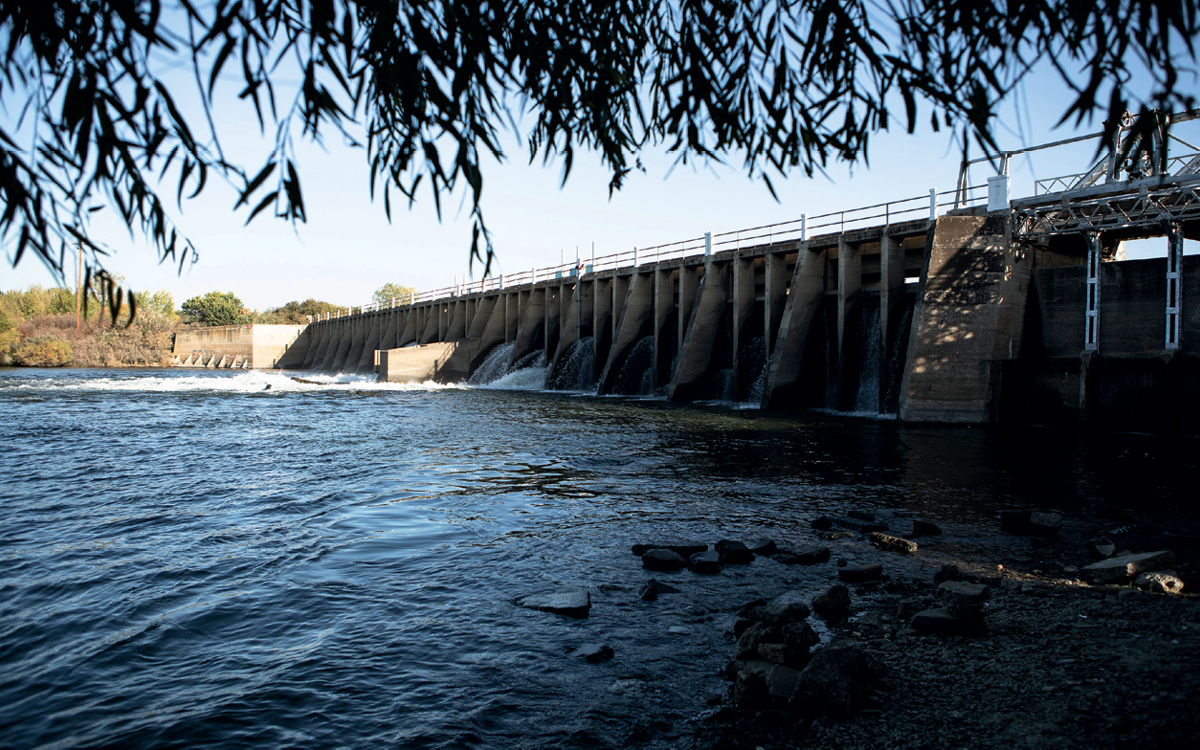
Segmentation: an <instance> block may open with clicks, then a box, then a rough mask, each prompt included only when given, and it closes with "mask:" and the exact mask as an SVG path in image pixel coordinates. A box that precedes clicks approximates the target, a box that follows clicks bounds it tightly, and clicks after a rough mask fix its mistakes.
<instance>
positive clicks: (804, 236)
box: [800, 214, 808, 242]
mask: <svg viewBox="0 0 1200 750" xmlns="http://www.w3.org/2000/svg"><path fill="white" fill-rule="evenodd" d="M800 241H801V242H807V241H808V214H800Z"/></svg>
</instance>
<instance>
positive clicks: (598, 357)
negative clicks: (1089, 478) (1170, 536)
mask: <svg viewBox="0 0 1200 750" xmlns="http://www.w3.org/2000/svg"><path fill="white" fill-rule="evenodd" d="M1012 222H1013V219H1012V216H1011V215H1010V214H1009V212H1008V211H998V212H994V213H991V214H988V213H985V212H983V211H982V210H979V209H966V210H963V211H960V212H957V213H955V214H952V215H946V216H942V217H940V218H938V219H936V221H928V220H925V219H919V220H912V221H906V222H901V223H897V224H891V225H881V226H876V227H867V228H859V229H854V230H851V231H845V232H831V233H829V234H823V235H817V236H812V237H808V238H807V239H804V240H790V241H785V242H776V243H773V244H764V245H761V246H756V247H742V248H739V249H736V250H733V249H731V250H726V251H721V252H717V253H713V254H711V255H704V256H701V255H693V256H687V257H678V256H672V257H669V258H666V259H662V260H657V261H655V262H653V263H643V264H641V265H629V266H625V267H617V268H613V267H608V268H604V269H603V270H601V271H599V272H592V271H590V270H588V269H583V273H582V274H581V275H579V276H576V275H575V274H568V275H567V276H566V277H565V278H563V277H555V278H544V279H542V280H540V281H537V282H536V283H525V284H520V285H515V286H509V287H507V288H496V289H491V290H487V291H479V292H472V293H470V294H463V295H455V296H451V297H447V298H444V299H438V300H427V301H422V302H419V303H415V304H411V305H404V306H398V307H395V308H389V309H386V310H378V311H373V312H366V313H360V314H356V315H343V316H340V317H336V318H332V319H328V320H321V321H317V322H315V323H313V324H311V325H310V326H309V327H308V329H307V330H305V331H303V333H302V334H301V335H299V336H298V337H297V338H296V339H295V342H294V343H292V344H291V348H290V349H289V351H288V352H287V353H286V354H284V355H283V356H282V357H279V358H278V359H277V361H278V363H280V365H281V366H287V367H299V366H303V367H304V368H306V369H318V370H319V369H324V370H348V371H354V370H357V371H359V372H366V371H368V370H369V369H372V368H374V367H376V364H375V363H376V357H378V362H379V364H378V367H379V371H380V374H381V377H382V378H386V379H389V380H390V379H395V378H412V379H421V380H426V379H440V380H447V379H466V378H467V377H468V376H469V375H470V373H471V372H472V371H473V369H474V368H476V367H478V366H479V364H480V363H481V362H482V360H483V358H484V355H485V354H486V353H487V352H488V351H489V350H492V349H494V348H495V347H496V346H499V345H501V344H504V343H511V344H512V353H511V357H510V360H509V366H510V367H512V366H514V365H515V364H516V363H518V362H522V361H524V360H525V359H527V358H528V355H530V354H531V353H533V352H542V357H541V359H540V361H539V362H538V363H537V364H538V365H541V366H546V365H555V366H557V365H558V364H559V363H560V362H562V363H564V364H563V366H566V365H565V363H566V362H567V361H568V358H566V357H565V354H566V352H567V351H568V350H569V349H570V347H571V346H572V345H573V344H575V342H577V341H578V340H579V339H581V338H583V337H586V336H591V337H592V341H593V346H594V353H595V357H594V358H593V361H594V368H595V369H594V371H593V372H592V373H575V374H573V377H571V378H568V379H562V378H551V381H552V382H564V383H565V382H571V383H575V384H578V383H581V382H584V380H586V376H589V375H590V376H591V377H594V378H595V382H596V387H597V391H598V392H599V393H601V394H609V393H614V392H620V393H624V392H625V391H627V390H636V391H637V392H639V393H646V392H648V390H647V389H653V391H654V392H655V393H658V394H659V395H664V394H665V395H666V397H667V398H668V399H669V400H672V401H692V400H696V399H704V398H730V397H733V398H745V397H747V395H751V396H752V397H753V394H754V390H755V389H756V388H757V387H759V384H760V383H761V387H762V394H761V400H760V401H759V404H760V405H761V406H762V407H763V408H768V409H779V410H790V409H799V408H807V407H810V406H825V407H834V408H836V407H839V406H840V407H842V408H847V407H848V406H849V405H850V402H852V401H853V402H854V406H855V407H856V408H863V405H864V404H866V405H867V408H869V403H870V402H869V401H864V398H863V396H864V394H866V395H871V391H869V390H864V386H865V385H866V384H871V385H873V386H874V385H877V387H878V391H879V401H880V408H881V409H882V408H891V409H897V410H898V416H899V418H900V419H902V420H905V421H908V422H950V423H985V422H994V421H1000V420H1006V419H1009V418H1019V420H1021V421H1033V422H1037V423H1039V424H1040V423H1043V422H1045V421H1048V420H1049V421H1055V420H1056V421H1057V423H1069V422H1071V421H1072V420H1074V422H1075V423H1077V422H1078V421H1080V420H1087V421H1088V423H1089V424H1101V425H1106V426H1113V427H1114V428H1120V429H1143V427H1141V426H1140V425H1142V424H1143V423H1144V422H1145V420H1142V421H1140V422H1139V418H1140V417H1141V415H1142V414H1154V415H1157V416H1155V418H1154V419H1155V420H1156V421H1155V422H1154V424H1151V425H1150V426H1149V428H1146V429H1149V430H1150V431H1159V428H1160V427H1161V428H1162V429H1163V430H1166V431H1178V430H1179V429H1180V427H1179V426H1180V424H1200V405H1191V404H1193V402H1194V401H1195V399H1191V397H1190V395H1189V394H1191V393H1194V392H1196V391H1197V390H1200V355H1197V351H1198V344H1197V339H1200V301H1197V300H1198V299H1200V258H1197V257H1196V256H1182V257H1181V258H1176V259H1175V260H1174V261H1172V262H1174V263H1175V265H1176V266H1177V267H1178V266H1181V270H1180V271H1178V272H1175V271H1172V270H1171V268H1170V267H1167V266H1166V260H1165V259H1161V260H1159V261H1154V262H1151V261H1122V260H1117V258H1118V257H1119V256H1118V255H1117V254H1114V253H1113V252H1112V251H1111V248H1113V247H1115V245H1116V244H1117V243H1119V242H1120V241H1121V240H1122V239H1124V238H1128V237H1130V236H1131V235H1129V234H1128V230H1126V229H1122V230H1121V231H1120V232H1115V233H1111V232H1110V233H1107V234H1104V233H1100V232H1097V233H1096V234H1097V237H1095V238H1092V239H1093V240H1094V242H1102V243H1103V244H1102V247H1103V248H1105V249H1106V250H1105V253H1104V262H1103V263H1102V264H1101V265H1102V269H1101V273H1100V275H1099V279H1098V280H1097V278H1096V277H1093V278H1092V281H1091V282H1089V281H1088V280H1087V275H1086V273H1085V270H1086V269H1085V263H1086V259H1087V254H1086V252H1082V253H1081V248H1083V249H1085V250H1086V247H1087V246H1088V243H1087V242H1083V241H1081V240H1080V238H1079V236H1077V235H1075V236H1066V235H1064V236H1059V235H1055V234H1047V235H1044V236H1043V235H1040V234H1034V235H1030V234H1025V235H1021V236H1023V237H1025V238H1026V240H1023V241H1021V242H1018V241H1015V240H1014V239H1013V237H1014V231H1022V232H1028V231H1029V229H1028V225H1022V226H1023V227H1025V228H1021V229H1018V230H1014V228H1013V224H1012ZM1189 226H1190V225H1189ZM1184 229H1187V227H1184ZM1193 230H1194V227H1193ZM1193 230H1189V231H1193ZM1039 231H1040V230H1039ZM1181 231H1182V230H1181ZM1122 232H1124V234H1122ZM1193 233H1195V231H1193ZM1100 234H1104V236H1102V237H1101V236H1100ZM1146 236H1153V234H1152V233H1151V234H1149V235H1146ZM1188 236H1191V235H1188ZM1030 238H1032V239H1030ZM1176 247H1178V245H1176ZM918 274H919V279H920V280H919V281H915V279H916V278H917V276H918ZM1089 283H1091V284H1092V285H1093V287H1094V288H1095V291H1096V294H1097V296H1098V298H1099V299H1100V300H1101V302H1100V304H1099V307H1098V309H1093V308H1088V304H1089V303H1087V299H1088V292H1087V290H1088V289H1089V288H1091V287H1088V284H1089ZM1172 285H1174V286H1172ZM1170 289H1175V290H1176V291H1175V292H1174V293H1172V292H1171V291H1169V290H1170ZM1100 290H1102V291H1103V295H1102V297H1100V296H1099V292H1100ZM1172 294H1174V297H1172V296H1171V295H1172ZM1171 299H1175V300H1176V303H1175V306H1174V307H1172V306H1171V304H1169V301H1170V300H1171ZM760 304H761V307H760ZM876 305H877V306H878V324H876V323H875V318H874V317H873V315H874V309H875V306H876ZM910 311H911V312H910ZM1172 315H1174V316H1175V317H1174V318H1172ZM1085 320H1093V321H1097V320H1098V321H1102V324H1101V325H1099V326H1098V329H1097V330H1099V344H1098V349H1097V348H1095V346H1094V345H1095V342H1094V341H1091V342H1088V346H1091V347H1093V348H1092V349H1090V350H1089V351H1087V352H1083V354H1081V350H1083V348H1084V346H1085V341H1084V339H1085V336H1084V334H1085V328H1086V325H1085ZM910 321H911V324H910ZM1172 321H1176V322H1177V325H1178V330H1177V331H1176V332H1175V334H1174V336H1175V337H1176V338H1175V339H1172V338H1171V335H1172V334H1171V333H1170V331H1169V330H1167V328H1168V327H1169V326H1170V325H1171V324H1172ZM1171 330H1174V329H1171ZM647 337H650V338H651V341H650V342H648V343H642V342H645V340H646V338H647ZM759 337H761V339H762V343H763V346H762V348H761V354H762V355H763V356H765V358H766V364H765V371H764V372H758V373H756V372H752V371H751V370H754V369H756V368H759V367H762V364H761V363H762V358H761V357H760V356H759V351H760V350H759V349H758V348H757V344H755V346H751V343H752V342H753V340H756V339H758V338H759ZM868 337H871V338H873V337H878V341H869V340H868ZM417 344H425V345H430V346H432V348H430V346H425V347H418V346H416V345H417ZM433 345H436V346H433ZM635 351H636V352H638V359H637V360H636V362H634V361H631V360H630V357H631V356H632V355H633V353H634V352H635ZM868 351H869V352H870V359H868ZM376 352H378V354H376ZM882 357H887V358H890V359H889V360H888V361H887V362H886V364H887V367H881V366H880V365H881V364H883V362H881V361H878V360H880V358H882ZM647 359H648V360H649V361H647ZM892 360H894V361H892ZM246 361H247V360H246V359H245V358H242V357H240V356H239V355H238V354H237V353H236V352H232V351H231V352H222V353H221V354H220V356H218V355H217V354H216V353H215V352H210V351H199V350H197V352H191V353H189V355H188V356H187V357H186V359H185V358H181V362H180V363H181V364H184V365H190V366H201V367H217V366H221V365H222V363H224V365H225V366H235V367H240V366H245V362H246ZM576 361H581V360H576ZM868 364H869V365H870V367H868ZM635 365H636V368H649V371H648V372H647V371H644V370H643V371H640V372H638V371H636V370H634V369H631V368H632V367H634V366H635ZM622 373H624V374H622ZM549 374H550V375H553V374H554V373H553V372H551V373H549ZM876 379H877V380H878V381H879V382H878V383H875V382H874V381H875V380H876ZM885 379H886V381H887V382H886V383H885V382H884V380H885ZM618 380H620V381H621V382H620V383H618ZM626 381H627V382H626ZM1147 384H1153V386H1152V387H1151V386H1150V385H1147ZM572 387H579V386H578V385H574V386H572ZM838 391H840V393H838ZM851 391H853V392H851ZM1130 404H1136V405H1137V406H1136V407H1132V406H1129V405H1130ZM1197 404H1200V402H1197ZM1014 415H1015V416H1014ZM1189 415H1190V416H1189ZM1051 417H1052V418H1053V420H1051V419H1050V418H1051ZM1039 420H1041V421H1039Z"/></svg>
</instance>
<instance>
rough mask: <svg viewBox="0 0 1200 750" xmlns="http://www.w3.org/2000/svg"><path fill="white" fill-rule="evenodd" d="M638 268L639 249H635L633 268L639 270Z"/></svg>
mask: <svg viewBox="0 0 1200 750" xmlns="http://www.w3.org/2000/svg"><path fill="white" fill-rule="evenodd" d="M637 266H638V249H637V248H636V247H634V248H633V267H634V268H637Z"/></svg>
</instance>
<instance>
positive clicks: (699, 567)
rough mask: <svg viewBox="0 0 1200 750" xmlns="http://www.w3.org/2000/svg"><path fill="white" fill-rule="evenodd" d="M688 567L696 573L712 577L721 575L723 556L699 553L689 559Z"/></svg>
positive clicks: (713, 553) (716, 553)
mask: <svg viewBox="0 0 1200 750" xmlns="http://www.w3.org/2000/svg"><path fill="white" fill-rule="evenodd" d="M688 567H689V568H691V569H692V571H693V572H695V573H702V574H705V575H712V574H715V573H720V572H721V569H722V568H723V566H722V565H721V555H720V553H718V552H697V553H696V554H694V555H692V556H691V557H689V558H688Z"/></svg>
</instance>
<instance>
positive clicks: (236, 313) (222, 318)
mask: <svg viewBox="0 0 1200 750" xmlns="http://www.w3.org/2000/svg"><path fill="white" fill-rule="evenodd" d="M180 312H181V313H182V314H181V316H180V317H182V318H183V322H184V323H193V324H195V325H202V326H235V325H240V324H242V323H248V322H250V317H249V316H248V315H246V313H245V312H244V311H243V308H242V301H241V300H240V299H238V298H237V295H235V294H234V293H233V292H209V293H208V294H206V295H204V296H202V297H192V298H191V299H189V300H188V301H187V302H184V303H183V305H182V306H181V307H180Z"/></svg>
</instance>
